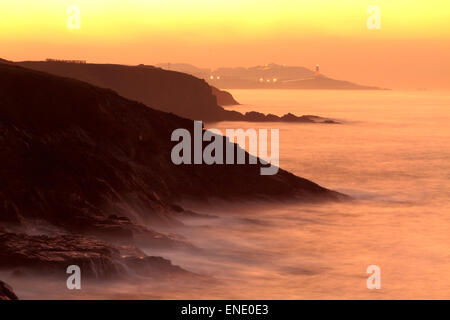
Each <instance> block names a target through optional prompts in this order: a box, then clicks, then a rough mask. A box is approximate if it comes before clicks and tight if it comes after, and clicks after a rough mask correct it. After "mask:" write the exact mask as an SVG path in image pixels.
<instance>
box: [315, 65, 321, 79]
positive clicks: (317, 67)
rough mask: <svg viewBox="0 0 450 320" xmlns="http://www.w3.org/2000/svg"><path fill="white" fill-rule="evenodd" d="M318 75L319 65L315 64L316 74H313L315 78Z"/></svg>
mask: <svg viewBox="0 0 450 320" xmlns="http://www.w3.org/2000/svg"><path fill="white" fill-rule="evenodd" d="M319 75H320V70H319V65H318V64H316V73H315V76H316V78H317V77H318V76H319Z"/></svg>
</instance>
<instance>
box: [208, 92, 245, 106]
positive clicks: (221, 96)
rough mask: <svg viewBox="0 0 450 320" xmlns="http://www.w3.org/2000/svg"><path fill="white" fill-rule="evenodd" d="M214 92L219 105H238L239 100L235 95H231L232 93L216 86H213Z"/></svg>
mask: <svg viewBox="0 0 450 320" xmlns="http://www.w3.org/2000/svg"><path fill="white" fill-rule="evenodd" d="M211 89H212V94H213V95H215V96H216V98H217V104H218V105H219V106H232V105H237V104H239V102H237V101H236V100H235V99H234V97H233V96H232V95H231V93H229V92H227V91H224V90H220V89H217V88H216V87H211Z"/></svg>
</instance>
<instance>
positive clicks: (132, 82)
mask: <svg viewBox="0 0 450 320" xmlns="http://www.w3.org/2000/svg"><path fill="white" fill-rule="evenodd" d="M15 64H16V65H20V66H23V67H26V68H30V69H34V70H39V71H44V72H48V73H51V74H54V75H58V76H63V77H69V78H73V79H78V80H81V81H85V82H88V83H91V84H93V85H96V86H99V87H102V88H109V89H112V90H114V91H116V92H117V93H119V94H120V95H121V96H123V97H125V98H128V99H131V100H136V101H139V102H142V103H144V104H146V105H147V106H150V107H152V108H155V109H157V110H161V111H165V112H170V113H173V114H176V115H178V116H181V117H184V118H188V119H192V120H202V121H204V122H214V121H256V120H255V118H253V117H249V116H247V115H245V114H242V113H240V112H236V111H230V110H225V109H224V108H223V107H221V106H220V105H228V104H230V103H233V102H234V101H232V100H231V99H230V97H229V95H228V94H227V93H225V92H221V91H219V90H217V89H215V88H213V87H211V86H210V85H209V84H208V83H206V82H205V81H204V80H202V79H199V78H196V77H194V76H192V75H188V74H185V73H181V72H176V71H168V70H163V69H160V68H156V67H153V66H146V65H139V66H125V65H115V64H91V63H87V64H78V63H66V62H57V61H25V62H16V63H15ZM233 100H234V99H233ZM260 115H262V117H261V116H260V117H258V119H261V118H263V121H280V117H278V118H277V117H275V118H274V117H271V115H268V116H267V117H266V116H265V115H263V114H260ZM298 118H299V121H298V122H304V121H303V118H302V117H298ZM258 121H260V120H258ZM311 122H315V121H311Z"/></svg>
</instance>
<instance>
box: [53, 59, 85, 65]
mask: <svg viewBox="0 0 450 320" xmlns="http://www.w3.org/2000/svg"><path fill="white" fill-rule="evenodd" d="M45 61H47V62H64V63H78V64H86V60H60V59H46V60H45Z"/></svg>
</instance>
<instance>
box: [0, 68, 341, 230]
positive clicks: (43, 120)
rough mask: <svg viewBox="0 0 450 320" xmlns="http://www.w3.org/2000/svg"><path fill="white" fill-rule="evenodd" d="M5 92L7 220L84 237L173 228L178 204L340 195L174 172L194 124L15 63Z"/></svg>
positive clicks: (2, 175) (255, 173) (191, 169)
mask: <svg viewBox="0 0 450 320" xmlns="http://www.w3.org/2000/svg"><path fill="white" fill-rule="evenodd" d="M0 87H1V88H2V89H1V91H0V148H1V150H2V154H3V163H2V166H1V170H0V180H1V181H2V183H1V184H0V207H1V209H2V215H1V216H0V221H4V222H9V223H13V224H14V223H16V224H17V223H20V221H21V219H42V220H45V221H48V222H49V223H51V224H54V225H57V226H62V227H64V228H66V229H69V230H76V231H77V232H79V231H80V228H84V227H85V226H87V225H89V223H87V221H86V220H89V221H91V223H90V224H91V227H95V225H101V224H103V225H105V221H103V222H102V219H105V217H109V216H111V215H116V216H118V217H124V216H125V217H129V218H132V220H133V221H137V222H139V221H147V222H150V223H168V224H171V223H175V222H176V219H175V218H174V214H173V211H174V210H173V208H174V207H173V205H174V203H176V202H178V201H180V200H183V199H189V200H199V201H204V200H206V199H208V198H211V197H217V198H222V199H260V198H265V199H282V198H286V199H292V198H295V197H298V198H300V199H303V200H308V201H309V200H317V199H336V198H338V197H339V195H338V194H337V193H334V192H332V191H329V190H327V189H325V188H322V187H320V186H318V185H317V184H315V183H312V182H310V181H308V180H305V179H302V178H299V177H296V176H294V175H292V174H290V173H288V172H286V171H283V170H279V172H278V173H277V174H276V175H274V176H261V175H260V170H259V169H260V167H259V166H257V165H250V164H246V165H232V166H230V165H228V166H225V165H206V164H203V165H175V164H173V163H172V160H171V149H172V147H173V146H174V145H175V144H176V143H177V142H172V141H171V134H172V132H173V131H174V130H175V129H178V128H186V129H187V130H189V131H191V132H192V131H193V122H192V121H191V120H187V119H183V118H180V117H178V116H175V115H171V114H167V113H164V112H161V111H156V110H153V109H151V108H148V107H147V106H145V105H143V104H140V103H137V102H133V101H130V100H127V99H125V98H122V97H121V96H119V95H117V94H116V93H115V92H113V91H111V90H107V89H101V88H98V87H94V86H92V85H89V84H87V83H83V82H79V81H77V80H73V79H67V78H60V77H56V76H52V75H49V74H46V73H41V72H37V71H33V70H29V69H25V68H21V67H17V66H12V65H7V64H0ZM192 136H194V134H193V133H192ZM80 221H81V223H80ZM108 223H109V224H111V225H112V226H113V228H118V232H130V229H132V228H133V227H132V226H126V227H124V223H121V226H119V223H118V221H109V222H108ZM104 228H105V227H104V226H101V227H99V229H104ZM119 229H120V230H119ZM127 229H128V230H127Z"/></svg>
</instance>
